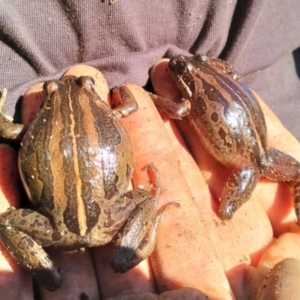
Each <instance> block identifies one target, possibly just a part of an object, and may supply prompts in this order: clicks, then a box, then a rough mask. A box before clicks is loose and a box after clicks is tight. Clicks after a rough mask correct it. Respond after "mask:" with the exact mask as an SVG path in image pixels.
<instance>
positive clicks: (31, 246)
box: [0, 208, 62, 290]
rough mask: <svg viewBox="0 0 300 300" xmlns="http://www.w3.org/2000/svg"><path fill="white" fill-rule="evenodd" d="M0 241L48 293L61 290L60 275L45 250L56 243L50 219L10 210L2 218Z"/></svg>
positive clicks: (32, 213) (19, 210) (36, 213)
mask: <svg viewBox="0 0 300 300" xmlns="http://www.w3.org/2000/svg"><path fill="white" fill-rule="evenodd" d="M0 240H1V241H2V243H3V244H4V246H5V247H6V249H7V250H8V251H9V252H10V254H11V255H12V256H13V257H14V258H15V259H16V261H17V262H18V263H19V264H20V265H21V266H22V267H23V268H25V269H26V270H27V271H28V272H29V273H30V274H31V276H32V277H33V278H34V279H35V281H37V282H38V283H39V284H40V285H41V286H43V287H45V288H46V289H48V290H56V289H58V288H59V287H60V286H61V283H62V278H61V275H60V273H59V271H58V270H57V268H55V266H54V265H53V262H52V261H51V260H50V258H49V256H48V254H47V253H46V252H45V251H44V249H43V248H42V247H47V246H50V245H51V244H52V243H53V242H52V241H53V228H52V226H51V224H50V222H49V220H48V218H46V217H45V216H43V215H41V214H39V213H38V212H35V211H33V210H30V209H14V208H10V209H9V210H8V211H6V212H5V213H4V214H2V215H1V216H0Z"/></svg>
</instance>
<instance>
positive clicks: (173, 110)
mask: <svg viewBox="0 0 300 300" xmlns="http://www.w3.org/2000/svg"><path fill="white" fill-rule="evenodd" d="M149 96H150V97H151V99H152V101H153V102H154V104H155V105H156V106H157V107H158V108H160V109H161V110H162V111H163V112H164V113H165V114H167V115H168V116H169V117H170V118H172V119H177V120H181V119H182V118H183V117H185V116H186V115H188V114H189V113H190V110H191V102H190V101H189V100H187V99H184V98H182V99H181V101H180V102H178V103H177V102H174V101H172V100H170V99H168V98H165V97H162V96H159V95H156V94H152V93H149Z"/></svg>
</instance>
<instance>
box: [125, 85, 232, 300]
mask: <svg viewBox="0 0 300 300" xmlns="http://www.w3.org/2000/svg"><path fill="white" fill-rule="evenodd" d="M128 87H129V88H130V89H131V92H132V93H133V94H134V95H135V97H136V99H138V100H139V101H138V105H139V109H138V112H136V113H135V114H133V115H132V116H131V117H130V118H128V119H124V125H125V126H126V128H127V130H128V131H129V132H130V138H131V141H132V143H133V146H134V154H135V159H136V170H137V173H138V178H135V180H134V182H135V183H137V182H139V183H140V182H141V181H143V180H144V181H146V180H147V178H145V172H144V171H143V168H144V167H145V165H148V164H150V163H153V164H154V165H155V166H156V167H157V168H158V170H159V173H160V178H161V190H162V193H161V196H160V198H159V206H161V205H165V204H166V203H168V202H170V201H178V202H179V203H180V207H179V208H176V207H172V208H169V209H168V210H167V211H165V212H164V214H163V216H162V219H161V222H160V224H159V229H158V236H157V245H156V250H155V251H154V253H153V255H151V265H152V267H153V272H154V276H155V279H156V282H157V285H158V288H159V290H160V291H164V290H169V289H174V288H178V287H182V286H189V287H195V288H198V289H200V290H201V291H202V292H204V293H206V294H207V295H208V296H210V297H212V298H215V299H231V298H232V297H233V295H232V293H231V290H230V287H229V285H228V282H227V279H226V277H225V274H224V272H223V270H222V267H221V265H220V263H219V262H218V258H217V256H216V253H215V249H214V248H213V246H212V243H211V241H210V238H209V235H208V234H207V231H208V230H209V229H208V228H206V227H205V226H203V223H202V221H201V219H200V216H199V214H198V212H197V209H196V207H195V205H194V203H193V199H192V197H191V194H190V191H189V187H188V185H187V183H186V180H185V178H184V176H183V174H182V172H181V170H180V167H179V164H180V158H179V157H178V155H177V153H176V152H175V150H174V147H173V146H172V141H171V139H170V137H169V135H168V132H167V131H166V130H165V129H164V123H163V122H162V120H161V118H160V116H159V114H158V113H157V110H156V108H155V106H154V104H153V102H152V101H151V99H150V98H149V96H148V94H146V93H145V91H143V90H142V89H141V88H138V87H136V86H132V85H128Z"/></svg>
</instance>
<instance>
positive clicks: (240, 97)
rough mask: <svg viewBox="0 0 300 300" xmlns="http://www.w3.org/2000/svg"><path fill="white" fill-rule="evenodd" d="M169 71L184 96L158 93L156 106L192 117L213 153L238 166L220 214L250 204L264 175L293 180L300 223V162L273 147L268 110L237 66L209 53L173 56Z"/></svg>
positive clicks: (232, 166)
mask: <svg viewBox="0 0 300 300" xmlns="http://www.w3.org/2000/svg"><path fill="white" fill-rule="evenodd" d="M169 72H170V74H171V77H172V79H173V80H174V82H175V84H176V86H177V88H178V89H179V90H180V92H181V95H182V99H181V101H180V102H179V103H177V102H173V101H171V100H169V99H166V98H163V97H160V96H158V95H154V94H152V95H151V97H152V99H153V101H154V102H155V104H156V105H157V106H158V107H160V108H161V109H162V110H163V111H164V112H166V113H167V114H168V115H169V116H170V117H172V118H177V119H181V118H182V117H184V116H187V118H188V120H189V123H190V124H191V126H192V128H193V129H194V131H195V134H196V135H197V137H198V138H199V141H200V142H201V143H202V144H203V146H204V147H205V148H206V149H207V151H208V152H209V153H210V154H211V155H212V156H213V157H214V158H215V159H216V160H217V161H219V162H220V163H221V164H223V165H224V166H226V167H228V168H230V169H232V173H231V175H230V176H229V178H228V180H227V183H226V185H225V187H224V188H223V192H222V195H221V203H220V207H219V210H218V215H219V216H220V218H221V219H223V220H225V219H230V218H232V216H233V214H234V213H235V211H236V210H237V209H238V208H239V207H240V206H241V205H242V204H243V203H244V202H246V201H247V200H248V199H249V198H250V196H251V194H252V191H253V190H254V188H255V186H256V184H257V182H258V179H259V177H260V176H264V177H266V178H269V179H271V180H274V181H276V182H290V183H291V184H292V186H293V190H294V203H295V211H296V216H297V220H298V224H300V163H299V162H298V161H296V160H295V159H294V158H292V157H291V156H289V155H287V154H285V153H282V152H281V151H279V150H276V149H274V148H271V147H268V146H267V130H266V124H265V118H264V114H263V112H262V110H261V107H260V105H259V103H258V101H257V99H256V96H255V95H254V93H253V92H251V90H250V89H248V88H247V87H246V86H245V85H244V84H242V83H240V82H238V80H237V77H238V76H237V74H236V73H235V71H234V70H233V69H232V67H231V66H230V65H229V64H227V63H226V62H225V61H222V60H220V59H212V58H208V57H207V56H204V55H196V56H193V57H185V56H183V55H178V56H175V57H173V58H172V59H170V61H169Z"/></svg>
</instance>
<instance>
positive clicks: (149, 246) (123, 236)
mask: <svg viewBox="0 0 300 300" xmlns="http://www.w3.org/2000/svg"><path fill="white" fill-rule="evenodd" d="M151 170H152V171H153V172H154V176H155V177H156V180H157V182H156V186H155V195H154V196H153V195H152V194H151V193H150V192H148V191H146V190H142V189H134V190H132V191H130V192H128V193H130V198H132V197H134V198H133V199H132V201H135V202H136V203H139V204H138V205H137V206H136V208H135V209H134V210H133V212H132V213H131V214H130V216H129V218H128V219H127V221H126V223H125V225H124V227H123V229H122V230H121V231H120V232H119V233H118V235H117V238H116V240H115V244H114V251H113V256H112V261H111V265H112V267H113V269H114V270H115V271H116V272H121V273H123V272H126V271H128V270H129V269H131V268H133V267H134V266H136V265H137V264H138V263H140V262H141V261H142V260H144V259H145V258H147V257H148V256H149V255H150V254H151V253H152V252H153V250H154V247H155V241H156V234H157V227H158V224H159V220H160V217H161V215H162V213H163V212H164V211H165V209H166V208H168V207H170V205H174V204H175V205H178V203H177V202H170V203H167V204H166V205H165V206H163V207H162V208H161V209H160V210H159V211H158V212H157V213H156V209H155V208H156V205H157V200H158V196H159V193H160V187H159V183H158V179H159V177H158V172H157V170H156V169H154V167H153V166H152V167H151ZM128 193H126V194H125V197H128Z"/></svg>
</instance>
